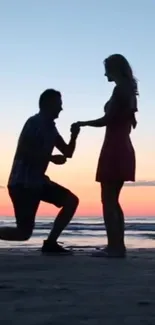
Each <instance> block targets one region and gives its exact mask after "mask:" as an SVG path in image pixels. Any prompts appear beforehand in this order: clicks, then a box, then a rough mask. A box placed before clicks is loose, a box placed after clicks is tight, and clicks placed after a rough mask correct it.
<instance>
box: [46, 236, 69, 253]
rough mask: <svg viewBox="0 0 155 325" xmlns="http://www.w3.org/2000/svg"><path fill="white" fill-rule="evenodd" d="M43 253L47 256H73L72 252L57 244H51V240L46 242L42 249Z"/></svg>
mask: <svg viewBox="0 0 155 325" xmlns="http://www.w3.org/2000/svg"><path fill="white" fill-rule="evenodd" d="M41 251H42V253H45V254H54V255H55V254H56V255H72V254H73V253H72V251H70V250H68V249H65V248H64V247H62V246H61V245H59V244H58V243H57V242H51V241H49V240H44V243H43V246H42V248H41Z"/></svg>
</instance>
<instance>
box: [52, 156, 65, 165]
mask: <svg viewBox="0 0 155 325" xmlns="http://www.w3.org/2000/svg"><path fill="white" fill-rule="evenodd" d="M66 161H67V159H66V157H65V156H63V155H53V156H51V162H52V163H53V164H55V165H63V164H65V163H66Z"/></svg>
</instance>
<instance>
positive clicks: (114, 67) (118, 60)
mask: <svg viewBox="0 0 155 325" xmlns="http://www.w3.org/2000/svg"><path fill="white" fill-rule="evenodd" d="M104 64H105V67H106V70H107V71H109V72H110V73H112V74H113V75H116V76H119V77H121V78H122V79H124V80H126V81H127V82H129V84H130V85H131V87H132V89H133V91H134V93H135V95H136V96H137V95H138V94H139V93H138V85H137V80H136V78H135V77H134V75H133V72H132V69H131V66H130V64H129V62H128V60H127V59H126V58H125V57H124V56H123V55H121V54H113V55H110V56H109V57H108V58H106V59H105V61H104Z"/></svg>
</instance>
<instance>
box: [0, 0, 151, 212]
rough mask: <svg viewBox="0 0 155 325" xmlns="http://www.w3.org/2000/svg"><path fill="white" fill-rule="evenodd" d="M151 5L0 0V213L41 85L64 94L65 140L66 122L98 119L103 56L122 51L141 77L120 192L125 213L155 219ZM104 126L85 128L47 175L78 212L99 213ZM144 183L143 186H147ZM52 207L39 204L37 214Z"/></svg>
mask: <svg viewBox="0 0 155 325" xmlns="http://www.w3.org/2000/svg"><path fill="white" fill-rule="evenodd" d="M154 35H155V2H154V1H153V0H147V1H141V0H130V1H129V0H127V1H124V0H107V1H106V0H44V1H42V0H33V1H32V0H26V1H21V0H14V1H11V0H1V2H0V36H1V37H0V39H1V51H0V61H1V73H0V85H1V96H0V138H1V141H0V152H1V160H0V197H1V199H0V215H3V216H5V215H6V216H9V215H13V209H12V205H11V201H10V198H9V196H8V193H7V190H6V184H7V179H8V176H9V171H10V167H11V164H12V159H13V155H14V152H15V148H16V143H17V139H18V136H19V133H20V130H21V128H22V126H23V124H24V122H25V121H26V119H27V118H28V117H29V116H31V115H33V114H35V113H36V112H37V111H38V98H39V95H40V93H41V92H42V91H43V90H45V89H46V88H49V87H51V88H56V89H58V90H60V91H61V92H62V96H63V107H64V110H63V112H62V113H61V115H60V118H59V120H58V121H57V126H58V129H59V131H60V133H61V134H62V135H63V136H64V139H65V140H66V141H68V140H69V135H70V132H69V128H70V124H71V123H73V122H74V121H77V120H79V119H80V120H84V119H91V118H98V117H100V116H102V114H103V105H104V103H105V102H106V101H107V100H108V98H109V96H110V94H111V92H112V89H113V87H114V84H110V83H108V82H107V80H106V78H105V77H104V67H103V64H102V61H103V60H104V59H105V58H106V57H107V56H108V55H110V54H112V53H121V54H123V55H125V56H126V57H127V59H128V60H129V62H130V63H131V65H132V67H133V70H134V74H135V76H136V77H137V78H138V80H139V91H140V97H139V113H138V114H137V119H138V127H137V129H136V130H134V131H133V133H132V140H133V144H134V147H135V150H136V156H137V170H136V179H137V184H135V185H134V186H127V187H125V188H124V189H123V191H122V194H121V198H120V200H121V203H122V206H123V208H124V211H125V215H126V216H155V182H154V180H155V126H154V124H155V82H154V74H155V46H154ZM104 133H105V130H104V128H103V129H92V128H85V129H84V130H82V132H81V134H80V136H79V139H78V142H77V149H76V152H75V155H74V157H73V159H71V160H68V162H67V163H66V165H64V166H54V165H52V164H51V165H49V168H48V170H47V174H48V175H49V176H50V178H51V179H53V180H54V181H56V182H58V183H60V184H62V185H64V186H67V187H69V188H70V189H71V190H72V191H73V192H75V194H77V195H78V196H79V198H80V205H79V209H78V211H77V215H79V216H80V215H81V216H89V215H91V216H96V215H101V204H100V188H99V184H98V183H95V173H96V165H97V160H98V156H99V152H100V148H101V145H102V142H103V139H104ZM144 181H147V182H148V183H145V182H144ZM56 212H57V209H56V208H54V207H52V206H50V205H48V204H43V203H41V205H40V208H39V211H38V214H39V215H42V216H43V215H46V216H50V215H55V213H56Z"/></svg>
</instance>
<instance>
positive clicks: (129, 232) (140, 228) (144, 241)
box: [0, 217, 155, 249]
mask: <svg viewBox="0 0 155 325" xmlns="http://www.w3.org/2000/svg"><path fill="white" fill-rule="evenodd" d="M53 220H54V219H53V218H52V217H51V218H50V217H48V218H38V219H36V226H35V230H34V232H33V236H32V238H31V239H29V240H28V241H26V242H6V241H0V248H8V249H11V248H13V249H14V248H16V249H21V248H24V249H38V248H39V247H41V245H42V242H43V240H44V239H45V238H46V237H47V235H48V233H49V232H50V229H51V228H52V224H53ZM0 226H15V221H14V219H13V218H11V217H7V218H4V217H0ZM59 242H60V243H62V244H64V246H65V247H73V248H76V249H80V248H85V249H92V248H94V247H95V248H98V247H101V246H103V245H106V232H105V227H104V224H103V220H102V217H93V218H92V217H78V218H74V219H73V220H72V222H71V223H70V224H69V226H68V227H67V228H66V229H65V230H64V232H63V233H62V235H61V236H60V238H59ZM125 242H126V246H127V248H129V249H130V248H131V249H134V248H135V249H137V248H155V218H152V217H151V218H149V217H148V218H126V220H125Z"/></svg>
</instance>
